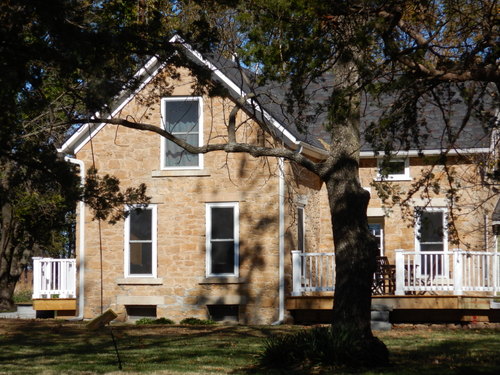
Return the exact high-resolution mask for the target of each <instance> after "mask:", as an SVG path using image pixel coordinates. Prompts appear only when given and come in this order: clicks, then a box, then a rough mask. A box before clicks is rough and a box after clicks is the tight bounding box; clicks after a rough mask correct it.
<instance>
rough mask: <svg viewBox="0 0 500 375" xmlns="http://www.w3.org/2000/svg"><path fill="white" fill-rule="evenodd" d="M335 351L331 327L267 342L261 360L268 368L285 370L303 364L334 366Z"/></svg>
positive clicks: (274, 338)
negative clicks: (284, 368)
mask: <svg viewBox="0 0 500 375" xmlns="http://www.w3.org/2000/svg"><path fill="white" fill-rule="evenodd" d="M333 354H334V349H333V339H332V330H331V327H317V328H313V329H311V330H303V331H300V332H297V333H294V334H289V335H273V336H271V337H269V338H268V339H267V340H266V344H265V349H264V353H263V354H262V356H261V358H260V360H261V364H262V365H264V366H266V367H272V368H283V367H295V366H298V365H303V364H332V363H333V360H334V355H333Z"/></svg>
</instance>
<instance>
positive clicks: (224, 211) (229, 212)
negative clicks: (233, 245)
mask: <svg viewBox="0 0 500 375" xmlns="http://www.w3.org/2000/svg"><path fill="white" fill-rule="evenodd" d="M233 217H234V211H233V207H212V237H211V238H212V239H234V218H233Z"/></svg>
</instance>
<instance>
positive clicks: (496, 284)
mask: <svg viewBox="0 0 500 375" xmlns="http://www.w3.org/2000/svg"><path fill="white" fill-rule="evenodd" d="M491 259H492V261H493V267H492V268H493V269H492V272H491V273H492V278H493V280H492V281H493V295H494V296H495V295H496V293H497V292H499V291H500V274H499V272H500V253H498V252H496V251H495V252H494V253H493V254H492V257H491Z"/></svg>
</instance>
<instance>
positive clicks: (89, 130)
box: [57, 57, 165, 154]
mask: <svg viewBox="0 0 500 375" xmlns="http://www.w3.org/2000/svg"><path fill="white" fill-rule="evenodd" d="M155 65H157V66H156V68H155V69H154V70H153V71H150V69H151V68H152V67H154V66H155ZM164 65H165V64H164V63H162V64H159V63H158V59H157V58H156V57H152V58H151V59H149V61H148V62H147V63H146V64H145V65H144V67H142V68H141V69H140V70H139V71H138V72H137V73H136V74H134V78H138V77H141V76H146V75H147V78H146V79H145V80H144V81H143V82H142V83H141V84H140V85H139V87H138V88H137V89H136V90H134V92H132V93H131V94H129V95H128V96H127V97H125V98H124V99H122V100H121V101H119V103H118V105H117V107H116V108H115V109H114V110H113V112H112V113H111V115H109V116H107V118H112V117H114V116H115V115H116V114H117V113H118V112H120V111H121V110H122V109H123V107H125V106H126V105H127V104H128V103H129V102H130V101H131V100H132V99H133V98H134V97H135V95H137V93H138V92H139V91H141V90H142V89H143V88H144V86H146V85H147V84H148V83H149V82H150V81H151V80H152V79H153V78H154V77H155V76H156V75H157V74H158V72H159V71H160V70H161V68H163V66H164ZM123 94H125V91H124V92H123V93H121V94H120V95H123ZM120 95H119V96H120ZM97 116H98V115H97V114H96V117H97ZM104 125H106V123H100V124H92V123H87V124H84V125H83V126H81V127H80V128H79V129H78V130H77V131H76V132H75V133H74V134H73V135H72V136H71V137H70V138H68V140H67V141H66V142H64V144H63V145H62V146H61V148H59V149H57V151H58V152H62V153H72V154H76V153H77V152H78V151H80V150H81V149H82V147H83V146H85V145H86V144H87V142H89V141H90V139H91V138H93V137H94V136H95V135H96V134H97V133H98V132H99V131H100V130H101V129H102V128H103V127H104Z"/></svg>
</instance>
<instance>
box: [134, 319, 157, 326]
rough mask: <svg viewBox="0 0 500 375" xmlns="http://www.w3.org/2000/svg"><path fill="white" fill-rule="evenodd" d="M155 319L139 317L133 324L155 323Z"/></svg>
mask: <svg viewBox="0 0 500 375" xmlns="http://www.w3.org/2000/svg"><path fill="white" fill-rule="evenodd" d="M155 320H156V319H153V318H141V319H137V320H136V321H135V324H138V325H143V324H155Z"/></svg>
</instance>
